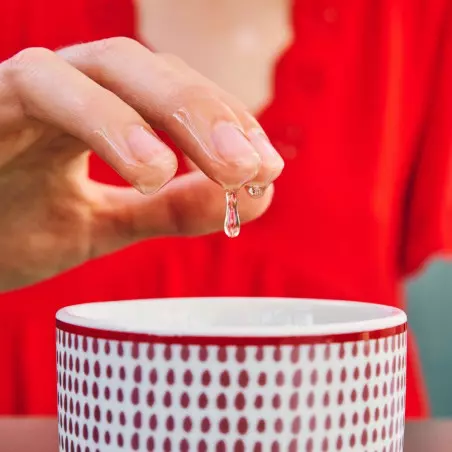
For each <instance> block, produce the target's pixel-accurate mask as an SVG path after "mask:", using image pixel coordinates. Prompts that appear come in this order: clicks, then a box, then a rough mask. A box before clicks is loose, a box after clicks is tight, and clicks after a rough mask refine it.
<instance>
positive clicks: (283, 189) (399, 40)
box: [0, 0, 452, 417]
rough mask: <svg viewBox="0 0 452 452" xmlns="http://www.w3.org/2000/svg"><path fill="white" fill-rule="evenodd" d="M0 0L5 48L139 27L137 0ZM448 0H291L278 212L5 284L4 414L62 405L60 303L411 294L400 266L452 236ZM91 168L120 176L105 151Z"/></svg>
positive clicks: (279, 119)
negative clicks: (40, 279)
mask: <svg viewBox="0 0 452 452" xmlns="http://www.w3.org/2000/svg"><path fill="white" fill-rule="evenodd" d="M331 8H332V9H331ZM1 9H2V14H0V30H2V42H1V44H0V59H2V58H7V57H9V56H10V55H12V54H13V53H15V52H16V51H18V50H20V49H21V48H23V47H27V46H46V47H50V48H55V47H59V46H62V45H68V44H71V43H74V42H80V41H89V40H95V39H99V38H105V37H109V36H114V35H128V36H133V35H134V28H133V10H132V0H115V1H112V0H108V1H107V0H77V1H72V2H61V1H59V0H40V1H35V0H20V1H19V0H17V1H14V2H13V1H7V2H2V5H1ZM325 11H326V13H325ZM333 11H335V12H336V14H332V12H333ZM451 14H452V4H451V2H450V1H448V0H430V1H428V2H427V1H424V0H381V1H378V2H376V1H372V0H348V1H343V0H328V1H326V0H299V1H297V0H294V7H293V20H294V25H295V32H296V38H295V42H294V44H293V45H292V47H291V48H290V49H289V50H288V51H287V52H286V54H285V55H284V56H283V58H282V59H281V60H280V62H279V64H278V66H277V69H276V72H275V99H274V101H273V103H272V104H271V105H270V106H269V107H268V108H267V109H266V110H265V111H264V112H263V113H262V115H261V117H260V120H261V122H262V124H263V126H264V128H265V129H266V130H267V131H268V134H269V136H270V137H271V139H272V140H273V142H274V143H275V145H276V147H277V148H278V149H279V150H280V151H281V153H282V155H283V156H284V158H285V160H286V162H287V164H286V169H285V171H284V174H283V176H282V177H281V178H280V180H278V181H277V184H276V188H277V191H276V196H275V199H274V203H273V205H272V207H271V208H270V210H269V212H268V213H267V214H266V215H265V216H264V217H263V218H262V219H260V220H259V221H257V222H255V223H253V224H251V225H248V226H246V227H244V228H243V231H242V234H241V235H240V237H239V238H238V239H235V240H230V239H227V238H226V237H225V236H224V234H217V235H213V236H210V237H204V238H194V239H185V238H177V239H175V238H171V239H160V240H154V241H150V242H147V243H142V244H139V245H137V246H134V247H131V248H129V249H127V250H125V251H122V252H120V253H117V254H115V255H113V256H108V257H105V258H103V259H99V260H97V261H94V262H91V263H89V264H87V265H85V266H83V267H81V268H78V269H75V270H73V271H71V272H68V273H66V274H64V275H61V276H59V277H57V278H55V279H53V280H51V281H47V282H44V283H42V284H40V285H37V286H35V287H32V288H28V289H24V290H21V291H17V292H15V293H10V294H5V295H3V296H2V297H0V305H1V307H2V312H3V319H4V321H3V325H2V328H1V330H0V341H1V344H2V347H1V354H2V365H1V367H0V413H54V412H55V407H56V403H55V369H54V366H55V363H54V360H55V357H54V342H55V341H54V320H53V319H54V312H55V310H56V309H57V308H59V307H61V306H63V305H68V304H72V303H80V302H86V301H93V300H112V299H133V298H144V297H168V296H207V295H256V296H259V295H270V296H273V295H274V296H293V297H321V298H336V299H337V298H341V299H351V300H364V301H371V302H377V303H382V304H387V305H394V306H401V307H403V294H402V281H403V278H404V277H405V276H407V275H408V274H409V273H411V272H413V271H415V270H416V269H418V268H419V267H420V265H421V264H422V263H423V262H424V261H425V260H426V259H427V258H429V257H430V256H431V255H433V254H434V253H438V252H444V251H448V250H450V249H451V248H452V224H451V220H452V211H451V209H452V187H451V186H450V185H451V184H452V179H451V177H450V176H451V174H450V173H451V170H452V167H451V164H452V15H451ZM5 30H7V31H5ZM5 38H6V40H5ZM92 174H93V177H95V178H97V179H100V180H103V181H108V182H111V183H121V181H120V180H118V177H117V176H116V175H115V174H114V173H113V172H112V171H111V170H109V169H108V168H107V167H106V166H105V165H104V164H103V163H101V162H99V161H98V160H97V159H93V164H92ZM426 302H427V300H426ZM5 319H6V320H5ZM417 361H418V359H417V356H416V351H415V344H414V341H413V339H411V341H410V350H409V360H408V396H407V414H408V415H409V416H410V417H416V416H417V417H419V416H423V415H425V414H426V412H427V406H426V401H425V397H424V390H423V386H422V381H421V378H420V374H419V370H418V364H417Z"/></svg>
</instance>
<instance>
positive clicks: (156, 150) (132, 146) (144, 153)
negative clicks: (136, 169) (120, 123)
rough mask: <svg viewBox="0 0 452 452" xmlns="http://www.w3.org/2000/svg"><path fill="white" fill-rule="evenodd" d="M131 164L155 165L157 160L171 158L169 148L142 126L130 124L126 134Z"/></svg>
mask: <svg viewBox="0 0 452 452" xmlns="http://www.w3.org/2000/svg"><path fill="white" fill-rule="evenodd" d="M127 144H128V145H129V152H130V157H131V162H130V163H131V164H134V163H135V164H137V163H138V164H142V165H152V166H154V165H155V162H156V160H158V161H162V160H165V161H169V160H173V158H172V152H171V150H170V149H169V148H168V147H167V146H166V144H164V143H163V142H162V141H161V140H160V139H159V138H158V137H157V136H155V135H154V134H153V133H151V132H149V131H148V130H146V129H145V128H144V127H143V126H132V127H131V128H130V130H129V134H128V135H127Z"/></svg>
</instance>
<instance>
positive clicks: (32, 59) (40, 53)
mask: <svg viewBox="0 0 452 452" xmlns="http://www.w3.org/2000/svg"><path fill="white" fill-rule="evenodd" d="M53 58H55V54H54V53H53V52H52V51H51V50H49V49H46V48H43V47H30V48H27V49H24V50H22V51H20V52H19V53H16V54H15V55H14V56H12V57H11V58H10V59H9V60H6V61H5V62H4V63H3V64H2V65H1V68H2V70H1V75H2V79H3V80H5V81H6V82H7V83H8V84H9V85H10V86H12V87H16V88H17V87H20V86H22V85H23V84H24V83H26V82H27V80H29V79H30V78H31V77H33V76H34V75H35V74H36V73H38V72H39V71H40V70H41V69H42V67H44V66H46V65H48V64H49V62H50V61H52V60H53Z"/></svg>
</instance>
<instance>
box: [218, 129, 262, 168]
mask: <svg viewBox="0 0 452 452" xmlns="http://www.w3.org/2000/svg"><path fill="white" fill-rule="evenodd" d="M212 141H213V144H214V146H215V148H216V151H217V153H218V155H219V156H220V157H221V158H222V159H223V160H224V161H225V162H227V163H231V164H234V165H237V166H245V167H249V168H252V169H254V168H255V170H256V172H257V171H258V169H259V166H260V164H261V159H260V156H259V154H258V153H257V152H256V150H255V149H254V147H253V145H252V144H251V143H250V141H249V140H248V139H247V137H246V136H245V135H244V133H243V132H242V131H241V130H240V129H239V127H238V126H236V125H235V124H231V123H227V122H220V123H218V124H217V125H216V126H215V127H214V129H213V132H212Z"/></svg>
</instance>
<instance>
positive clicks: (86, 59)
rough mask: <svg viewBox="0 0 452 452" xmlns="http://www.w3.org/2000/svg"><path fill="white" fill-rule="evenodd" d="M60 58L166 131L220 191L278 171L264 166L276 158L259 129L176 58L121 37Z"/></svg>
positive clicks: (258, 180)
mask: <svg viewBox="0 0 452 452" xmlns="http://www.w3.org/2000/svg"><path fill="white" fill-rule="evenodd" d="M60 54H61V55H62V56H63V57H64V58H65V59H66V60H67V61H68V62H70V63H71V64H72V65H74V66H75V67H76V68H78V69H79V70H80V71H82V72H83V73H85V74H87V75H88V76H89V77H90V78H92V79H93V80H95V81H96V82H98V83H99V84H101V85H102V86H104V87H106V88H107V89H109V90H111V91H113V92H114V93H115V94H117V95H118V97H120V98H121V99H123V100H124V101H125V102H126V103H128V104H129V105H131V106H132V107H133V108H134V109H136V110H137V111H138V112H139V113H140V114H141V115H142V116H143V117H144V118H145V119H146V121H148V122H149V123H150V124H151V125H152V126H153V127H155V128H157V129H160V130H164V131H165V132H166V133H168V134H169V135H170V137H171V139H172V140H173V141H174V142H175V144H176V145H177V146H178V147H179V148H180V149H182V150H183V152H185V154H186V155H187V156H188V158H189V159H190V160H191V161H192V162H193V163H194V164H195V165H196V166H197V167H199V168H200V169H201V170H202V171H203V172H204V173H205V174H206V175H207V176H208V177H210V178H211V179H213V180H215V181H217V182H219V183H220V184H221V185H222V186H223V187H224V188H239V187H241V186H242V185H243V184H246V183H248V182H250V181H256V183H260V184H263V185H265V184H268V183H269V182H271V180H272V177H273V178H274V176H272V174H274V173H275V174H276V173H277V171H275V170H274V169H272V168H267V167H268V166H269V164H271V165H273V166H274V164H273V163H271V161H272V158H274V156H273V154H272V152H271V151H272V148H271V147H270V145H269V142H265V140H264V138H263V137H262V136H261V134H260V133H255V132H256V130H260V128H259V127H258V125H257V123H252V124H251V122H252V121H251V120H250V119H246V118H247V116H246V114H245V112H244V111H242V109H241V108H239V107H237V106H235V107H234V108H233V107H232V106H231V103H230V102H228V100H227V99H226V96H223V94H222V92H221V90H220V89H219V88H218V87H216V86H215V85H214V84H213V83H211V82H209V81H208V80H206V79H205V78H204V77H202V76H201V75H199V74H198V73H196V72H195V71H193V70H192V69H190V68H188V67H187V66H186V65H185V64H184V63H183V62H181V61H180V60H178V59H177V58H169V57H168V56H159V55H156V54H153V53H151V52H150V51H149V50H148V49H146V48H145V47H143V46H141V45H140V44H138V43H137V42H136V41H133V40H129V39H124V38H115V39H110V40H106V41H98V42H95V43H90V44H82V45H79V46H74V47H70V48H67V49H64V50H63V51H62V52H61V53H60ZM245 128H246V129H247V130H245ZM248 132H249V136H248ZM277 158H279V156H277ZM269 162H270V163H269ZM278 164H279V165H280V162H279V163H278Z"/></svg>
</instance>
